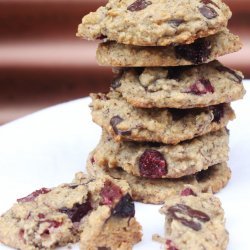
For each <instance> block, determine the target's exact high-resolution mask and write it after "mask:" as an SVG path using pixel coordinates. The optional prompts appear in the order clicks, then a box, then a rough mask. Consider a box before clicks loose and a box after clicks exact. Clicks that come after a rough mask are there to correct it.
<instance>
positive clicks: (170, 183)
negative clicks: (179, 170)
mask: <svg viewBox="0 0 250 250" xmlns="http://www.w3.org/2000/svg"><path fill="white" fill-rule="evenodd" d="M94 153H95V151H93V152H92V153H91V154H90V156H89V159H88V162H87V171H88V173H89V174H90V175H92V176H94V177H99V176H102V175H108V176H111V177H112V178H114V179H118V180H126V181H127V182H128V183H129V185H130V188H131V191H132V198H133V199H134V200H135V201H139V202H143V203H147V204H163V203H164V202H165V201H166V200H167V199H168V198H169V197H171V196H172V195H177V194H179V193H180V191H181V190H182V189H183V188H184V186H185V185H187V184H190V185H194V186H195V187H197V188H199V189H200V190H202V192H207V191H208V190H210V189H211V190H212V191H213V193H217V192H219V191H220V190H221V189H222V188H223V187H225V186H226V185H227V183H228V182H229V179H230V178H231V170H230V169H229V168H228V166H227V164H226V163H220V164H217V165H215V166H211V167H210V168H208V169H207V170H203V171H201V172H199V173H197V174H194V175H190V176H185V177H182V178H180V179H146V178H143V177H136V176H133V175H130V174H128V173H126V172H125V171H124V170H122V169H121V168H119V169H117V168H114V169H110V168H102V167H100V166H98V165H97V164H96V162H95V161H94V158H93V154H94Z"/></svg>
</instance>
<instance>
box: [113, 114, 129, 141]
mask: <svg viewBox="0 0 250 250" xmlns="http://www.w3.org/2000/svg"><path fill="white" fill-rule="evenodd" d="M122 121H123V119H122V118H121V117H120V116H119V115H116V116H113V117H112V118H111V120H110V125H111V127H112V128H113V130H114V132H115V134H116V135H124V136H129V135H131V131H130V130H120V129H118V128H117V125H118V124H119V123H121V122H122Z"/></svg>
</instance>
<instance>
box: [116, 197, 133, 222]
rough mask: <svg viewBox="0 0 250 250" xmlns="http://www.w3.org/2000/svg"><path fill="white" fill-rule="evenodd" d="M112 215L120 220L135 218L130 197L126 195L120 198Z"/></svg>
mask: <svg viewBox="0 0 250 250" xmlns="http://www.w3.org/2000/svg"><path fill="white" fill-rule="evenodd" d="M112 214H113V215H114V216H118V217H121V218H127V217H134V216H135V204H134V202H133V200H132V198H131V196H130V194H126V195H125V196H123V197H122V198H121V200H120V201H119V203H118V204H117V205H116V207H115V208H114V210H113V212H112Z"/></svg>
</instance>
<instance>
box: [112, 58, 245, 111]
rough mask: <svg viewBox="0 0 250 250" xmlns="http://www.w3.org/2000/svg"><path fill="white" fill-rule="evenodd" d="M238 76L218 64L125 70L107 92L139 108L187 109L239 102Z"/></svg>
mask: <svg viewBox="0 0 250 250" xmlns="http://www.w3.org/2000/svg"><path fill="white" fill-rule="evenodd" d="M242 80H243V75H242V73H241V72H239V71H236V70H232V69H230V68H227V67H225V66H223V65H222V64H221V63H219V62H218V61H213V62H210V63H208V64H202V65H199V66H183V67H169V68H155V67H154V68H135V69H133V68H125V69H121V70H120V72H119V73H118V75H117V76H116V78H114V80H113V83H112V85H111V88H113V89H115V90H116V91H118V92H120V93H121V94H122V96H123V97H124V98H125V99H126V100H127V102H129V103H130V104H131V105H133V106H135V107H140V108H177V109H189V108H196V107H207V106H210V105H217V104H220V103H229V102H232V101H236V100H238V99H241V98H243V96H244V94H245V89H244V86H243V84H242Z"/></svg>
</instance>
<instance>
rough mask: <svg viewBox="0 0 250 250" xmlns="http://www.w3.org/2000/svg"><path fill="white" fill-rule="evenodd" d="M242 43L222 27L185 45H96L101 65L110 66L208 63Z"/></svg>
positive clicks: (231, 51) (107, 43) (232, 50)
mask: <svg viewBox="0 0 250 250" xmlns="http://www.w3.org/2000/svg"><path fill="white" fill-rule="evenodd" d="M241 47H242V44H241V42H240V39H239V37H238V36H236V35H233V34H231V33H230V32H229V31H228V30H227V29H225V30H223V31H221V32H220V33H217V34H215V35H212V36H209V37H206V38H200V39H197V40H196V41H195V42H194V43H192V44H187V45H169V46H165V47H162V46H161V47H159V46H158V47H155V46H147V47H145V46H133V45H124V44H119V43H115V42H106V43H101V44H99V47H98V49H97V61H98V63H99V64H100V65H103V66H113V67H168V66H182V65H192V64H201V63H207V62H210V61H213V60H215V59H217V58H218V57H220V56H223V55H226V54H230V53H233V52H236V51H239V50H240V49H241Z"/></svg>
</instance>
